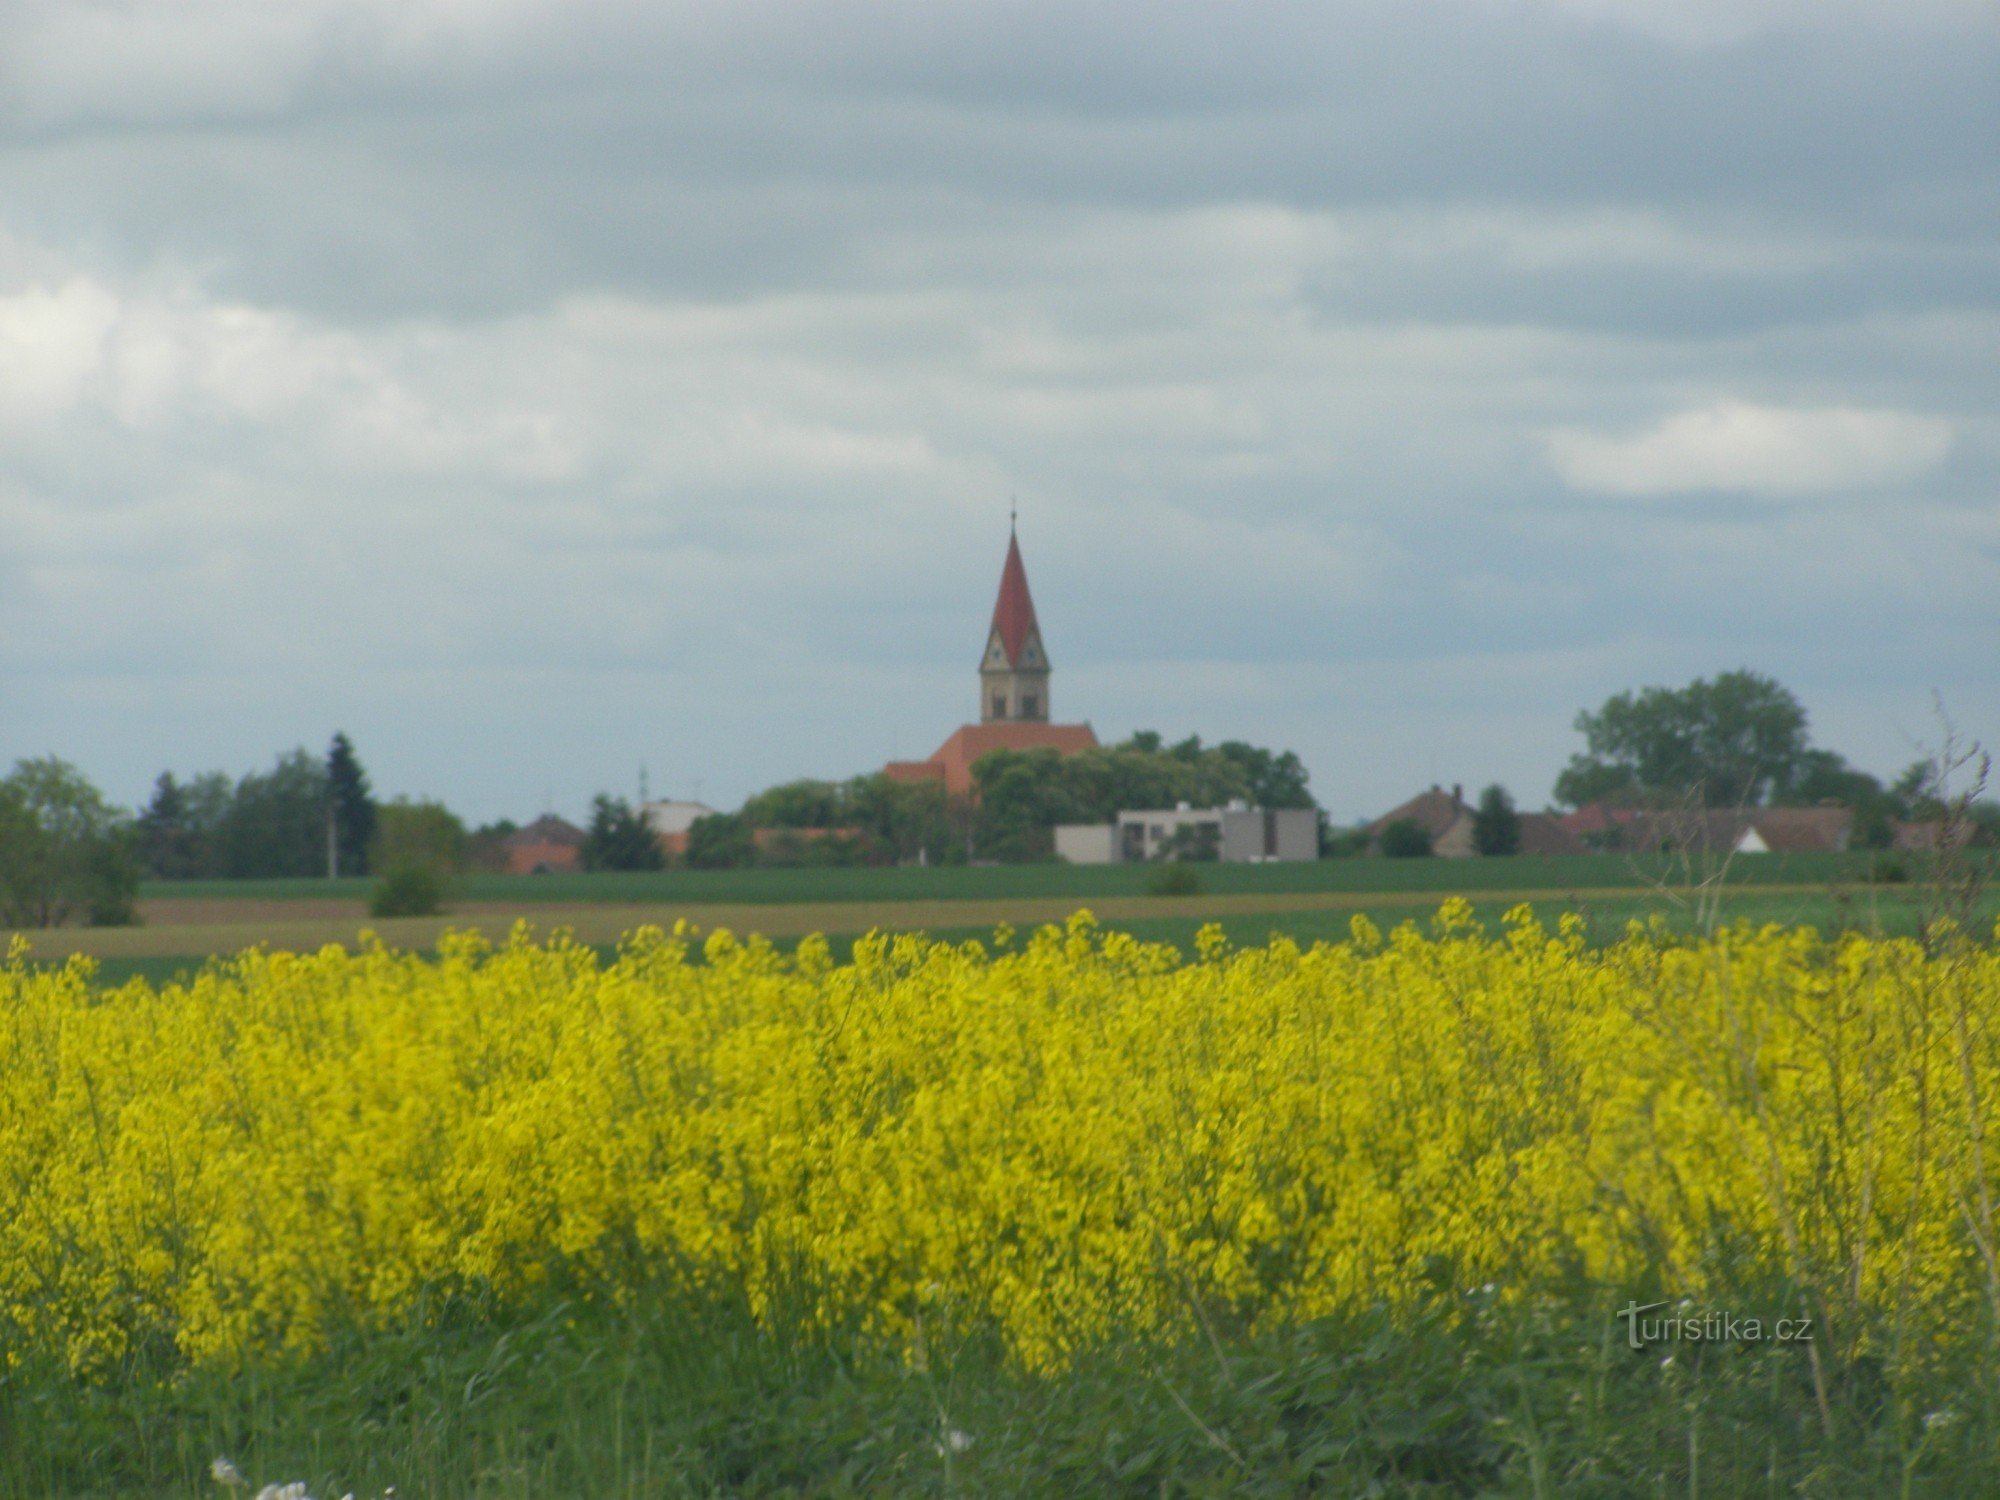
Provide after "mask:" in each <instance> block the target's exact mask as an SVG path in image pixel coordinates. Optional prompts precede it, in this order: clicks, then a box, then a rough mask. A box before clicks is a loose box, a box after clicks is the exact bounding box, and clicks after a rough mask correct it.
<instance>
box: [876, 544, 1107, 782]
mask: <svg viewBox="0 0 2000 1500" xmlns="http://www.w3.org/2000/svg"><path fill="white" fill-rule="evenodd" d="M1096 744H1097V736H1096V734H1095V733H1093V732H1092V730H1091V727H1090V726H1089V725H1088V724H1052V723H1050V722H1049V654H1048V650H1047V648H1045V647H1044V646H1043V645H1042V627H1041V625H1040V624H1039V623H1038V622H1037V621H1036V619H1035V599H1034V596H1033V595H1032V594H1030V593H1029V592H1028V570H1027V567H1026V566H1025V565H1024V564H1023V563H1022V561H1021V539H1020V537H1019V536H1018V535H1017V534H1016V532H1015V530H1014V528H1013V527H1011V526H1010V527H1009V528H1008V532H1007V561H1006V562H1005V563H1004V564H1003V565H1002V566H1001V569H1000V597H999V598H998V599H997V600H996V601H995V602H994V605H993V623H992V625H991V626H989V627H988V629H987V632H986V650H985V651H984V652H983V653H982V654H981V656H980V658H979V722H978V723H977V724H963V725H960V726H959V728H958V729H956V730H954V731H953V732H952V735H951V737H950V738H949V739H947V740H946V741H945V742H944V743H943V744H942V745H940V746H938V748H937V749H936V751H934V752H933V753H932V755H931V757H930V759H929V760H893V761H890V762H889V764H888V765H886V766H884V767H883V768H882V772H883V774H884V775H885V776H887V777H888V778H889V779H890V780H891V781H909V782H924V781H936V782H940V783H942V784H943V786H944V789H945V792H946V793H947V794H948V795H950V796H954V797H963V796H968V795H970V794H971V792H972V788H973V781H972V767H973V766H974V764H975V763H977V761H978V760H979V758H980V757H981V756H982V755H985V754H987V753H988V752H989V751H993V750H1055V751H1058V752H1060V753H1061V754H1064V755H1074V754H1075V753H1076V752H1077V751H1079V750H1089V749H1092V748H1094V747H1095V746H1096Z"/></svg>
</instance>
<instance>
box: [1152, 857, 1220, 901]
mask: <svg viewBox="0 0 2000 1500" xmlns="http://www.w3.org/2000/svg"><path fill="white" fill-rule="evenodd" d="M1205 889H1206V887H1204V886H1203V885H1202V883H1201V872H1200V871H1199V870H1197V869H1196V868H1195V867H1194V866H1193V865H1191V864H1187V863H1185V862H1184V861H1182V860H1178V859H1170V860H1167V861H1166V862H1165V863H1164V864H1158V865H1155V866H1153V868H1152V870H1151V871H1150V872H1149V873H1148V874H1147V876H1146V894H1147V895H1149V896H1199V895H1201V894H1202V892H1203V890H1205Z"/></svg>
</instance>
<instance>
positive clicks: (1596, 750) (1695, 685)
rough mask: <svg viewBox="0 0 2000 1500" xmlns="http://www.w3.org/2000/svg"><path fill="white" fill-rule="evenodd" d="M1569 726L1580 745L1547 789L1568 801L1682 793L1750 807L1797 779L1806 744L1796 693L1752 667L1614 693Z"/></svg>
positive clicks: (1637, 798)
mask: <svg viewBox="0 0 2000 1500" xmlns="http://www.w3.org/2000/svg"><path fill="white" fill-rule="evenodd" d="M1576 727H1577V730H1578V732H1579V733H1581V734H1582V735H1583V737H1584V742H1585V744H1586V746H1587V747H1588V748H1587V750H1586V752H1585V753H1584V754H1581V755H1578V756H1575V757H1573V758H1572V759H1571V760H1570V763H1569V766H1568V767H1567V768H1566V769H1565V770H1564V771H1563V773H1562V775H1561V776H1559V777H1558V778H1557V779H1556V787H1555V791H1556V797H1557V799H1558V800H1559V801H1562V802H1565V803H1568V804H1569V805H1571V806H1581V805H1583V804H1584V803H1586V802H1594V801H1600V800H1612V801H1627V802H1654V801H1666V800H1677V801H1678V800H1689V799H1692V800H1694V801H1697V802H1699V803H1702V804H1704V805H1706V806H1709V807H1735V806H1755V805H1758V804H1760V803H1762V802H1763V801H1764V799H1765V798H1766V796H1767V795H1769V793H1770V792H1771V790H1772V789H1773V788H1774V787H1782V786H1785V785H1787V784H1789V783H1790V782H1792V781H1793V780H1794V779H1796V778H1797V777H1798V776H1799V774H1800V772H1801V766H1802V762H1803V758H1804V756H1805V754H1806V748H1807V747H1806V712H1805V709H1804V708H1803V707H1802V706H1801V705H1800V703H1799V700H1798V699H1797V698H1795V697H1793V696H1792V694H1791V693H1790V692H1789V691H1787V690H1786V689H1785V688H1783V687H1781V686H1780V685H1779V684H1778V683H1777V682H1775V681H1773V680H1772V679H1771V678H1768V677H1761V676H1759V675H1758V674H1757V673H1755V672H1750V671H1737V672H1724V673H1721V674H1720V675H1718V676H1717V677H1716V678H1715V679H1714V680H1713V681H1710V680H1708V679H1705V678H1697V679H1696V680H1695V681H1693V682H1691V683H1689V684H1688V685H1687V686H1686V687H1684V688H1664V687H1649V688H1643V689H1641V690H1640V691H1639V692H1638V693H1636V694H1634V693H1619V694H1617V695H1616V696H1614V697H1612V698H1609V699H1607V700H1606V701H1605V703H1604V706H1603V707H1602V708H1600V709H1598V711H1597V712H1596V713H1590V712H1588V711H1585V712H1583V713H1580V714H1578V715H1577V719H1576Z"/></svg>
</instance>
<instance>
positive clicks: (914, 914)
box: [30, 856, 2000, 985]
mask: <svg viewBox="0 0 2000 1500" xmlns="http://www.w3.org/2000/svg"><path fill="white" fill-rule="evenodd" d="M1866 871H1867V863H1866V860H1865V857H1864V858H1856V857H1852V856H1835V857H1831V858H1829V857H1824V856H1822V857H1817V858H1813V859H1803V860H1796V861H1780V860H1775V859H1769V860H1763V861H1748V860H1745V861H1738V862H1737V864H1736V865H1735V866H1734V867H1732V868H1731V869H1730V870H1729V871H1727V872H1726V873H1727V876H1728V879H1727V880H1726V881H1722V882H1718V883H1716V884H1714V885H1711V886H1706V887H1702V886H1697V885H1692V884H1689V883H1688V882H1687V880H1686V872H1684V871H1682V872H1675V871H1673V870H1671V869H1666V868H1663V867H1662V866H1661V865H1660V864H1659V862H1655V864H1654V865H1653V866H1652V867H1650V868H1648V867H1642V866H1635V865H1633V864H1630V863H1627V862H1625V861H1621V860H1608V859H1597V860H1483V861H1479V862H1477V863H1473V864H1467V863H1464V862H1459V861H1444V860H1423V861H1414V860H1413V861H1383V860H1367V861H1361V860H1346V861H1325V862H1322V863H1321V864H1318V865H1289V866H1282V865H1281V866H1241V865H1239V866H1228V865H1208V866H1203V867H1201V876H1200V878H1201V880H1202V882H1203V886H1204V889H1203V893H1202V894H1199V895H1193V896H1171V897H1161V896H1148V895H1144V894H1142V893H1141V892H1142V891H1143V881H1144V876H1145V873H1146V872H1145V871H1144V870H1143V869H1136V870H1135V869H1131V868H1112V869H1103V868H1099V869H1087V868H1086V869H1077V868H1073V867H1070V866H1062V865H1036V866H1016V867H1011V868H1007V867H1001V868H978V869H947V870H811V871H792V870H753V871H725V872H713V873H710V872H688V871H676V872H670V873H663V874H653V875H609V874H607V875H575V876H559V877H516V878H508V877H497V876H489V877H476V878H474V879H472V880H470V881H468V882H466V886H465V889H464V890H463V891H462V893H461V894H460V896H459V897H458V899H456V900H455V901H454V902H453V904H452V905H451V907H450V908H449V909H448V911H447V912H446V914H445V915H443V916H441V917H434V918H402V919H396V920H383V921H377V920H372V919H370V918H369V917H368V916H367V914H366V910H365V905H364V902H365V896H366V890H367V886H366V882H363V881H352V882H324V881H295V882H276V881H273V882H227V883H225V882H200V883H187V884H182V885H164V884H162V885H154V886H150V887H148V888H147V890H146V893H145V895H146V899H147V901H148V903H149V905H148V908H147V909H148V912H149V920H148V925H144V926H140V927H128V928H104V929H87V928H65V929H61V930H59V931H54V932H42V933H35V934H31V935H30V942H31V944H32V953H33V956H34V958H35V959H36V960H37V961H38V962H43V963H55V962H61V961H63V960H64V959H65V958H66V957H67V956H69V955H70V954H72V953H82V954H86V955H88V956H90V957H92V958H93V959H95V960H96V961H97V963H98V966H99V967H98V977H99V981H100V982H101V983H104V984H107V985H115V984H119V983H122V982H124V981H125V980H127V979H130V978H133V977H141V978H145V979H148V980H151V981H153V982H155V983H158V982H162V981H166V980H170V979H175V978H185V977H187V976H188V975H190V974H192V973H193V972H195V971H196V970H198V969H199V968H200V967H201V965H202V964H203V963H205V962H206V961H208V960H209V959H211V958H213V957H217V956H224V955H227V954H230V953H235V952H238V951H241V950H242V949H244V948H247V947H252V946H258V945H264V946H269V947H273V948H280V949H293V950H310V949H316V948H318V947H321V946H323V945H325V944H327V943H339V944H342V945H345V946H352V945H353V944H354V943H355V942H356V940H357V939H358V937H359V935H360V934H361V933H362V932H363V931H372V932H374V933H376V934H377V935H378V936H379V937H380V938H381V939H382V940H383V941H384V942H387V943H388V944H390V945H391V946H393V947H398V948H405V949H410V950H414V951H418V952H427V951H430V950H431V949H432V948H433V946H434V945H435V943H436V942H437V938H438V935H439V934H440V933H441V932H443V931H445V930H447V929H452V928H477V929H478V930H480V931H482V932H484V933H486V935H487V936H488V937H489V938H491V939H493V940H495V941H498V940H501V939H504V938H505V936H506V934H507V932H508V931H509V930H510V928H511V927H512V926H513V925H514V923H515V922H516V921H526V922H528V923H529V924H530V926H531V927H532V928H533V929H534V930H536V931H537V932H542V933H547V932H550V931H552V930H555V929H557V928H566V929H568V930H569V931H570V932H571V933H572V934H573V935H574V936H575V938H576V939H577V940H578V941H579V942H582V943H585V944H587V945H589V946H592V947H595V948H597V949H598V950H599V951H600V952H601V953H603V954H604V955H606V956H607V957H609V956H610V955H611V954H612V953H613V952H614V951H615V950H616V947H617V943H618V941H619V939H620V938H622V937H623V936H624V935H625V934H627V933H629V932H631V931H633V930H634V929H636V928H638V927H641V926H645V925H656V926H665V927H671V926H672V925H673V924H674V923H675V922H676V921H680V920H684V921H687V922H689V923H690V924H692V925H693V926H694V927H695V928H696V929H697V930H698V931H701V932H707V931H713V930H715V929H717V928H728V929H730V930H731V931H734V932H737V933H739V934H747V933H753V932H754V933H760V934H762V935H764V936H767V937H769V938H770V939H771V940H772V941H773V942H774V943H776V944H777V945H778V946H779V947H780V948H786V949H788V948H790V947H791V946H793V945H794V944H796V943H797V942H798V940H799V939H800V938H802V937H804V936H805V935H807V934H808V933H819V934H822V935H825V936H826V937H828V938H829V939H830V940H831V941H832V943H833V945H834V949H835V951H836V952H837V953H839V954H841V955H843V956H844V955H845V953H846V952H847V951H848V950H849V949H850V948H851V946H852V943H853V941H854V940H855V939H856V938H859V937H861V936H863V935H865V934H866V933H869V932H871V931H897V932H905V931H922V932H927V933H929V934H931V935H932V936H935V937H941V938H947V939H950V940H952V941H964V940H970V939H979V940H982V941H991V940H992V938H993V935H994V932H995V929H996V928H999V927H1001V926H1003V925H1004V926H1009V927H1013V928H1015V929H1017V930H1025V929H1032V928H1034V927H1037V926H1040V925H1042V924H1043V923H1047V922H1059V921H1061V920H1063V919H1064V918H1065V917H1067V916H1068V915H1069V913H1070V912H1071V911H1073V910H1075V909H1076V908H1077V907H1080V906H1089V907H1090V908H1091V909H1092V910H1093V911H1094V912H1095V913H1096V914H1097V915H1098V917H1099V918H1100V920H1102V921H1103V922H1104V924H1105V925H1107V926H1110V927H1115V928H1118V929H1120V930H1123V931H1127V932H1130V933H1132V934H1133V935H1134V936H1137V937H1140V938H1143V939H1146V940H1149V941H1156V942H1166V943H1172V944H1175V945H1177V946H1179V947H1181V948H1182V949H1184V950H1186V949H1189V948H1190V947H1191V945H1192V943H1193V939H1194V935H1195V933H1196V932H1197V931H1198V930H1199V929H1200V928H1201V927H1202V926H1204V925H1206V924H1208V923H1210V922H1214V923H1217V924H1219V925H1220V926H1221V927H1222V929H1223V931H1224V932H1225V933H1226V934H1227V935H1228V937H1229V939H1230V941H1231V942H1233V943H1235V944H1238V945H1240V946H1247V945H1252V944H1259V943H1262V942H1264V941H1266V940H1267V939H1269V938H1271V937H1272V936H1274V935H1278V936H1284V937H1288V938H1290V939H1292V940H1293V941H1295V942H1298V943H1301V944H1311V943H1313V942H1317V941H1333V942H1338V941H1342V940H1344V939H1345V938H1347V937H1348V935H1349V933H1350V931H1351V926H1352V923H1353V921H1354V919H1355V918H1356V917H1357V916H1362V917H1366V918H1367V919H1368V920H1369V921H1371V922H1372V923H1374V924H1375V926H1376V927H1378V928H1380V929H1382V930H1383V931H1388V930H1390V929H1392V928H1394V927H1396V926H1397V925H1399V924H1401V923H1404V922H1411V921H1414V922H1417V923H1419V924H1421V923H1424V922H1427V921H1428V920H1429V918H1430V916H1431V915H1432V914H1433V913H1434V912H1435V910H1436V908H1437V906H1438V904H1439V903H1440V902H1441V901H1442V900H1444V899H1445V898H1446V897H1447V896H1454V895H1463V896H1465V897H1466V898H1467V899H1469V900H1470V901H1471V902H1472V905H1473V910H1474V913H1475V915H1476V916H1477V918H1478V919H1479V920H1480V921H1481V922H1482V923H1483V924H1484V925H1486V926H1487V927H1488V928H1489V929H1494V928H1497V927H1498V925H1499V924H1500V922H1501V919H1502V918H1503V917H1504V915H1505V914H1506V912H1507V911H1509V910H1510V909H1511V908H1513V907H1514V906H1516V905H1518V904H1521V903H1524V902H1525V903H1527V904H1529V905H1532V906H1533V907H1534V909H1535V910H1536V912H1537V914H1538V915H1539V916H1540V917H1541V918H1542V919H1543V921H1544V922H1546V923H1547V924H1549V925H1550V926H1554V924H1555V923H1556V922H1557V920H1558V919H1559V918H1560V917H1561V916H1562V915H1563V914H1565V913H1574V914H1576V915H1577V916H1578V917H1579V918H1581V919H1582V921H1583V923H1584V932H1585V935H1586V937H1587V938H1588V939H1589V940H1590V941H1591V942H1593V943H1601V942H1606V941H1612V940H1615V939H1616V938H1618V937H1619V936H1621V935H1622V934H1623V932H1624V931H1625V929H1626V927H1627V925H1628V924H1629V923H1631V922H1634V921H1639V922H1644V921H1649V920H1652V919H1654V918H1658V919H1660V920H1663V921H1665V922H1666V923H1667V924H1668V925H1669V926H1670V927H1671V928H1673V929H1675V930H1677V931H1683V932H1692V931H1699V930H1703V929H1706V928H1709V927H1712V926H1714V925H1716V924H1717V923H1721V922H1734V921H1747V922H1750V923H1752V924H1755V925H1762V924H1764V923H1767V922H1776V923H1781V924H1785V925H1799V926H1811V927H1815V928H1818V929H1820V930H1821V931H1823V932H1833V931H1842V930H1850V929H1851V930H1857V931H1862V932H1867V933H1888V934H1892V935H1899V936H1911V935H1914V934H1916V933H1918V932H1920V931H1921V930H1922V929H1923V927H1924V925H1925V923H1926V921H1927V920H1928V919H1929V918H1931V917H1932V916H1934V915H1936V913H1937V912H1938V911H1939V910H1941V909H1942V904H1941V902H1940V898H1939V897H1938V896H1937V894H1936V893H1935V892H1934V891H1932V890H1931V889H1930V888H1929V887H1926V886H1923V885H1917V884H1910V883H1898V884H1890V885H1871V884H1863V883H1850V881H1849V880H1848V879H1847V878H1846V877H1850V876H1854V875H1858V874H1865V873H1866ZM1676 874H1679V875H1680V877H1681V878H1679V879H1676V878H1674V877H1675V875H1676ZM1814 874H1817V875H1818V876H1819V877H1820V879H1819V880H1818V881H1815V880H1813V879H1812V878H1811V877H1812V876H1813V875H1814ZM1468 877H1471V878H1473V879H1476V880H1477V881H1478V882H1479V884H1478V885H1477V886H1476V887H1475V886H1469V885H1468V884H1467V878H1468ZM1564 877H1576V878H1570V879H1567V880H1565V878H1564ZM1787 877H1789V878H1787ZM1647 881H1651V882H1652V883H1650V884H1648V883H1645V882H1647ZM898 886H900V887H901V888H902V890H901V893H900V895H899V894H897V893H896V887H898ZM1996 919H2000V891H1996V890H1992V889H1989V890H1988V891H1987V892H1986V893H1985V894H1984V895H1983V896H1982V897H1981V898H1980V900H1979V901H1978V902H1977V904H1976V905H1975V907H1974V908H1973V920H1972V925H1973V928H1974V931H1975V933H1976V934H1978V935H1979V936H1982V937H1984V936H1986V935H1989V934H1990V933H1991V932H1992V931H1993V925H1994V922H1995V921H1996Z"/></svg>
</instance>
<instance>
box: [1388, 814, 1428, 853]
mask: <svg viewBox="0 0 2000 1500" xmlns="http://www.w3.org/2000/svg"><path fill="white" fill-rule="evenodd" d="M1378 847H1380V849H1381V850H1382V852H1383V853H1384V854H1386V855H1387V856H1388V857H1389V858H1390V859H1424V858H1426V857H1428V856H1429V855H1430V854H1431V853H1433V852H1434V851H1433V850H1432V849H1431V836H1430V834H1429V833H1427V832H1425V830H1424V825H1423V824H1421V823H1419V822H1418V821H1417V820H1416V819H1415V818H1398V819H1396V821H1395V822H1393V823H1391V824H1390V825H1389V826H1388V827H1387V828H1385V829H1383V830H1382V837H1381V839H1380V840H1379V841H1378Z"/></svg>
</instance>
